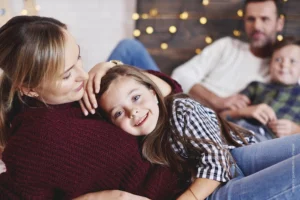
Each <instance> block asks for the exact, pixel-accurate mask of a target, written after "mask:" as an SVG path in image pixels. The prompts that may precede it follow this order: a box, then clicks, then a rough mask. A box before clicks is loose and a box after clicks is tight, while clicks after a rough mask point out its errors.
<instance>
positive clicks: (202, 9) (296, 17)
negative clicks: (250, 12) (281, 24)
mask: <svg viewBox="0 0 300 200" xmlns="http://www.w3.org/2000/svg"><path fill="white" fill-rule="evenodd" d="M243 3H244V1H243V0H210V1H209V4H208V5H207V6H204V5H203V4H202V0H137V13H139V14H140V18H139V19H138V20H137V21H136V28H137V29H139V30H140V31H141V35H140V36H139V37H137V39H139V40H140V41H141V42H142V43H143V44H144V45H145V46H146V47H147V49H148V51H149V52H150V53H151V55H152V56H153V58H154V59H155V61H156V63H157V64H158V66H159V67H160V68H161V70H162V71H163V72H165V73H167V74H170V73H171V72H172V70H173V69H174V68H175V67H177V66H179V65H180V64H181V63H183V62H185V61H186V60H188V59H190V58H191V57H193V56H194V55H196V53H195V50H196V49H198V48H200V49H203V48H204V47H205V46H207V45H208V44H207V43H206V42H205V37H206V36H210V37H211V38H212V39H213V41H214V40H216V39H218V38H221V37H224V36H232V37H236V36H234V35H233V30H239V31H241V36H239V38H241V39H243V40H244V39H245V33H244V31H243V21H242V18H241V17H239V16H238V15H237V11H238V10H239V9H241V8H242V7H243ZM151 9H157V11H158V14H157V15H156V16H151V15H150V14H149V13H150V10H151ZM184 11H186V12H188V13H189V18H188V19H187V20H181V19H179V14H180V13H182V12H184ZM282 11H283V14H284V15H285V19H286V25H285V29H284V31H283V33H282V34H283V35H284V36H285V35H289V36H290V35H292V36H295V37H297V38H299V39H300V0H288V1H287V2H284V0H282ZM142 14H148V19H142V17H141V15H142ZM200 17H206V18H207V20H208V21H207V23H206V24H205V25H202V24H200V23H199V18H200ZM171 25H175V26H176V27H177V32H176V33H175V34H171V33H169V31H168V29H169V26H171ZM148 26H152V27H153V28H154V32H153V33H152V34H147V33H146V32H145V29H146V27H148ZM163 42H166V43H167V44H168V49H166V50H162V49H161V48H160V44H161V43H163Z"/></svg>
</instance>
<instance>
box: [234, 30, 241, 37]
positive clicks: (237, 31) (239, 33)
mask: <svg viewBox="0 0 300 200" xmlns="http://www.w3.org/2000/svg"><path fill="white" fill-rule="evenodd" d="M233 35H234V36H236V37H239V36H241V32H240V31H239V30H233Z"/></svg>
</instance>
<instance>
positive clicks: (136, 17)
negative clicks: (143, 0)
mask: <svg viewBox="0 0 300 200" xmlns="http://www.w3.org/2000/svg"><path fill="white" fill-rule="evenodd" d="M139 18H140V15H139V14H138V13H133V14H132V19H133V20H138V19H139Z"/></svg>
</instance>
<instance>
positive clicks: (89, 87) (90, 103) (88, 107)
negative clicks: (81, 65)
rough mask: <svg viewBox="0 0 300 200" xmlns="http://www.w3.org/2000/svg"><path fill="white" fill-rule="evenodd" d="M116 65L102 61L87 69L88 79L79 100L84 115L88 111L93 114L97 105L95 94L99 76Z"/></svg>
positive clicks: (99, 79)
mask: <svg viewBox="0 0 300 200" xmlns="http://www.w3.org/2000/svg"><path fill="white" fill-rule="evenodd" d="M114 66H116V64H114V63H110V62H103V63H98V64H97V65H95V66H94V67H93V68H92V69H91V70H90V71H89V79H88V81H87V84H86V87H85V92H84V95H83V98H82V99H81V100H80V101H79V103H80V107H81V110H82V112H83V113H84V115H85V116H87V115H88V114H89V112H90V113H92V114H95V109H96V108H97V107H98V103H97V99H96V95H95V94H97V93H98V92H99V91H100V84H101V78H102V77H103V76H104V75H105V74H106V72H107V71H108V70H109V69H110V68H112V67H114Z"/></svg>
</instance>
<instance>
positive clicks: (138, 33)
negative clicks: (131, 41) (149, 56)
mask: <svg viewBox="0 0 300 200" xmlns="http://www.w3.org/2000/svg"><path fill="white" fill-rule="evenodd" d="M140 35H141V31H140V30H139V29H135V30H134V31H133V36H134V37H139V36H140Z"/></svg>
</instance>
